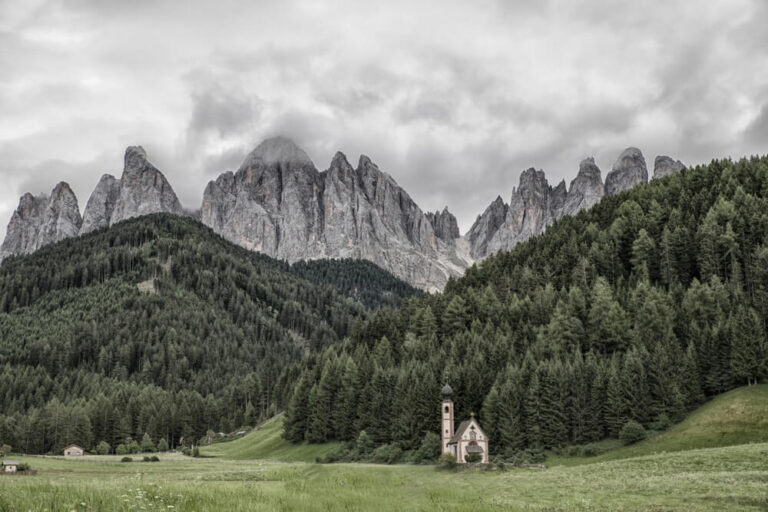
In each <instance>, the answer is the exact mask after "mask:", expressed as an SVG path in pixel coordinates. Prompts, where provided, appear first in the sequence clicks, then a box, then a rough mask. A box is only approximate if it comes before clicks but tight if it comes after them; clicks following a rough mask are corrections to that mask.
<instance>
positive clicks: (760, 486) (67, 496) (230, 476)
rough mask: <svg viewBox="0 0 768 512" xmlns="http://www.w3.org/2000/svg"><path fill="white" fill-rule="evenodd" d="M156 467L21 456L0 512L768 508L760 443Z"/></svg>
mask: <svg viewBox="0 0 768 512" xmlns="http://www.w3.org/2000/svg"><path fill="white" fill-rule="evenodd" d="M162 459H163V461H162V462H159V463H145V462H132V463H120V462H118V461H117V458H115V457H89V458H86V459H84V460H54V459H40V458H22V460H24V461H27V462H30V463H32V464H33V465H34V466H35V467H36V468H38V469H39V470H40V472H39V474H38V475H36V476H29V477H24V476H17V477H10V476H6V477H0V511H22V510H23V511H26V510H49V511H59V510H63V511H70V510H77V511H83V510H166V511H167V510H179V511H181V510H185V511H186V510H192V511H204V510H227V511H238V510H265V511H267V510H270V511H271V510H313V511H314V510H317V511H326V510H372V511H375V510H392V511H395V510H450V511H459V510H547V511H570V510H584V511H587V510H589V511H595V510H625V511H626V510H654V511H666V510H669V511H671V510H732V511H738V510H752V511H758V510H766V509H768V443H762V444H754V445H743V446H736V447H728V448H709V449H702V450H692V451H686V452H679V453H675V454H671V455H653V456H648V457H642V458H634V459H625V460H618V461H612V462H604V463H598V464H588V465H582V466H575V467H555V468H551V469H547V470H514V471H507V472H503V473H502V472H479V471H469V472H458V473H451V472H440V471H436V470H435V469H434V468H433V467H429V466H376V465H360V464H338V465H319V464H307V463H282V462H268V461H231V460H223V459H213V458H198V459H191V458H185V457H183V456H180V455H173V456H163V457H162Z"/></svg>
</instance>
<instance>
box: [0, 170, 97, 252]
mask: <svg viewBox="0 0 768 512" xmlns="http://www.w3.org/2000/svg"><path fill="white" fill-rule="evenodd" d="M81 224H82V217H81V216H80V209H79V208H78V205H77V197H76V196H75V193H74V192H72V189H71V188H70V187H69V184H67V183H66V182H63V181H62V182H60V183H58V184H57V185H56V186H55V187H54V189H53V191H52V192H51V195H50V196H47V195H45V194H40V195H38V196H33V195H32V194H30V193H26V194H24V195H23V196H21V199H20V200H19V206H18V208H17V209H16V211H15V212H13V216H12V217H11V221H10V222H9V223H8V230H7V232H6V235H5V240H4V241H3V244H2V246H1V247H0V260H2V259H4V258H5V257H7V256H10V255H12V254H27V253H31V252H33V251H36V250H37V249H39V248H40V247H42V246H44V245H47V244H50V243H54V242H58V241H59V240H63V239H64V238H69V237H73V236H77V234H78V232H79V231H80V225H81Z"/></svg>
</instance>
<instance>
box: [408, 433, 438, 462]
mask: <svg viewBox="0 0 768 512" xmlns="http://www.w3.org/2000/svg"><path fill="white" fill-rule="evenodd" d="M441 447H442V441H441V440H440V436H439V435H437V434H435V433H434V432H427V433H426V434H425V435H424V439H422V441H421V446H419V448H418V450H416V452H415V453H414V454H413V461H414V462H415V463H417V464H425V463H427V462H432V461H433V460H437V458H438V457H440V448H441Z"/></svg>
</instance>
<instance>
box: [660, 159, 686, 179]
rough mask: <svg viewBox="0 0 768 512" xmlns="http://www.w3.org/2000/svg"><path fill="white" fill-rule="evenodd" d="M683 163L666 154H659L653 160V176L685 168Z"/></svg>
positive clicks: (673, 172) (661, 176)
mask: <svg viewBox="0 0 768 512" xmlns="http://www.w3.org/2000/svg"><path fill="white" fill-rule="evenodd" d="M685 168H686V167H685V164H684V163H683V162H681V161H680V160H673V159H672V158H670V157H668V156H666V155H659V156H657V157H656V159H655V160H654V161H653V178H654V179H658V178H663V177H664V176H668V175H670V174H675V173H677V172H680V171H683V170H685Z"/></svg>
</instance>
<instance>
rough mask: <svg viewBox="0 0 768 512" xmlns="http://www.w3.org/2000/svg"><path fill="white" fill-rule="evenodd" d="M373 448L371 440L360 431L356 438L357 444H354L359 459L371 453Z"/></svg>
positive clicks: (363, 431)
mask: <svg viewBox="0 0 768 512" xmlns="http://www.w3.org/2000/svg"><path fill="white" fill-rule="evenodd" d="M374 446H375V444H374V442H373V439H371V437H370V436H369V435H368V434H367V433H366V432H365V430H361V431H360V435H358V436H357V442H356V443H355V447H356V448H357V453H359V454H360V457H366V456H368V455H370V454H372V453H373V447H374Z"/></svg>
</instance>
